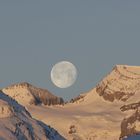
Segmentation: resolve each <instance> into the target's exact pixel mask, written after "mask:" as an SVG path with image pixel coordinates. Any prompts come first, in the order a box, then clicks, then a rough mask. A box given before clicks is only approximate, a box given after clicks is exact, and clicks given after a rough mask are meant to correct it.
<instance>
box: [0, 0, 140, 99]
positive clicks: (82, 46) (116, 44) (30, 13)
mask: <svg viewBox="0 0 140 140" xmlns="http://www.w3.org/2000/svg"><path fill="white" fill-rule="evenodd" d="M61 60H67V61H70V62H72V63H73V64H75V66H76V67H77V69H78V79H77V81H76V83H75V84H74V85H73V86H72V87H70V88H67V89H59V88H57V87H55V86H54V85H53V84H52V82H51V80H50V71H51V68H52V66H53V65H54V64H55V63H57V62H59V61H61ZM116 64H128V65H140V1H139V0H69V1H66V0H1V1H0V87H1V88H2V87H5V86H8V85H10V84H13V83H18V82H23V81H27V82H29V83H31V84H33V85H36V86H39V87H43V88H47V89H48V90H50V91H51V92H53V93H54V94H55V95H57V96H62V97H64V98H65V99H67V100H68V99H70V98H73V97H75V96H77V95H78V94H80V93H81V92H86V91H88V90H90V89H91V88H93V87H94V86H95V85H96V84H97V83H98V82H99V81H100V80H101V79H102V78H103V77H104V76H105V75H106V74H107V73H108V72H109V71H111V69H112V67H113V66H114V65H116Z"/></svg>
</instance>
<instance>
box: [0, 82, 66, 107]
mask: <svg viewBox="0 0 140 140" xmlns="http://www.w3.org/2000/svg"><path fill="white" fill-rule="evenodd" d="M2 92H4V93H5V94H7V95H8V96H10V97H12V98H13V99H15V100H16V101H18V102H19V103H20V104H22V105H27V104H28V105H31V104H45V105H57V104H63V103H64V101H63V99H62V98H61V97H57V96H55V95H53V94H52V93H50V92H49V91H48V90H47V89H42V88H38V87H35V86H33V85H31V84H29V83H27V82H23V83H18V84H14V85H11V86H8V87H6V88H3V89H2Z"/></svg>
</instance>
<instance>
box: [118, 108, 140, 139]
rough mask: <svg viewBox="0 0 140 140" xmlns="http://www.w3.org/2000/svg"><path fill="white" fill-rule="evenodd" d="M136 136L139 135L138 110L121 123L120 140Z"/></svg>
mask: <svg viewBox="0 0 140 140" xmlns="http://www.w3.org/2000/svg"><path fill="white" fill-rule="evenodd" d="M137 134H140V110H138V109H137V110H136V111H135V113H134V114H132V115H131V116H130V117H128V118H125V119H124V120H123V121H122V123H121V135H120V139H123V138H124V137H125V136H132V135H137Z"/></svg>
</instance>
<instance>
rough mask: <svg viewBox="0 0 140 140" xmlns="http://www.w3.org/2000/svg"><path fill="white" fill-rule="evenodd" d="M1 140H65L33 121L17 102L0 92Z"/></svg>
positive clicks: (53, 131)
mask: <svg viewBox="0 0 140 140" xmlns="http://www.w3.org/2000/svg"><path fill="white" fill-rule="evenodd" d="M0 140H64V138H63V137H62V136H60V135H59V134H58V133H57V131H55V130H54V129H53V128H50V127H49V126H47V125H45V124H43V123H41V122H39V121H37V120H34V119H32V117H31V115H30V113H28V112H27V111H26V109H25V108H24V107H23V106H21V105H19V104H18V103H17V102H16V101H15V100H13V99H12V98H10V97H8V96H7V95H5V94H4V93H2V92H0Z"/></svg>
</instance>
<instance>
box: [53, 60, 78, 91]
mask: <svg viewBox="0 0 140 140" xmlns="http://www.w3.org/2000/svg"><path fill="white" fill-rule="evenodd" d="M76 79H77V69H76V67H75V66H74V65H73V64H72V63H70V62H68V61H61V62H59V63H57V64H55V65H54V66H53V68H52V70H51V80H52V82H53V83H54V85H56V86H57V87H59V88H67V87H70V86H72V85H73V84H74V82H75V81H76Z"/></svg>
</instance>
